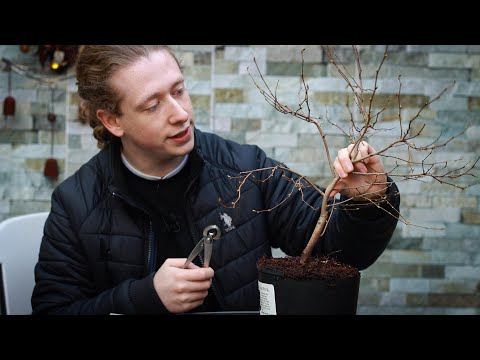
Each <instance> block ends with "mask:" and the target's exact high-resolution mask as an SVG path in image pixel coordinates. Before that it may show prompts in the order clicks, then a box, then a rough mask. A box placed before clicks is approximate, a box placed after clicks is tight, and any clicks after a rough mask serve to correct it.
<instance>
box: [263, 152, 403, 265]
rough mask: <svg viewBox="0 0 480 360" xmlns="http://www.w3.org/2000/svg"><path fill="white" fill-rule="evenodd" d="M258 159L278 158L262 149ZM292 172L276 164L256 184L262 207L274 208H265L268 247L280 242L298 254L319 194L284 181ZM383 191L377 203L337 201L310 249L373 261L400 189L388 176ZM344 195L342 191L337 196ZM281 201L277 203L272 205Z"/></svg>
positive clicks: (389, 229) (386, 236) (391, 223)
mask: <svg viewBox="0 0 480 360" xmlns="http://www.w3.org/2000/svg"><path fill="white" fill-rule="evenodd" d="M257 159H258V166H259V168H263V167H270V166H275V165H276V164H278V163H277V162H275V160H272V159H270V158H268V157H266V156H265V154H264V153H263V151H261V150H258V155H257ZM264 173H266V174H264V175H262V176H264V177H266V176H269V175H271V172H264ZM291 178H294V179H298V177H295V176H294V175H293V174H292V173H290V172H283V173H282V172H281V171H279V170H278V171H276V173H275V175H274V176H273V178H272V179H269V181H265V182H263V183H261V184H262V186H264V187H265V188H264V191H263V193H264V194H265V195H264V196H265V199H264V201H265V206H266V209H271V208H274V210H272V211H269V212H268V213H267V214H268V215H267V216H268V221H269V223H270V224H271V226H270V229H271V245H272V247H274V248H280V249H281V250H282V251H283V252H285V253H286V254H287V255H291V256H299V255H300V254H301V252H302V251H303V249H304V247H305V246H306V244H307V242H308V240H309V239H310V236H311V234H312V232H313V229H314V227H315V225H316V222H317V220H318V216H319V214H320V210H319V208H320V206H321V203H322V200H323V197H322V196H321V194H319V193H318V192H317V191H315V190H314V189H312V188H311V187H309V188H303V189H302V191H299V189H298V187H294V186H293V183H292V181H289V179H291ZM389 181H391V179H389ZM305 184H306V183H305ZM322 190H324V189H323V188H322ZM387 194H388V197H387V201H386V202H384V203H382V204H381V205H379V206H378V207H377V206H375V205H364V204H363V205H362V206H358V208H355V210H351V207H349V208H347V207H346V206H343V205H340V206H338V207H336V209H335V211H333V214H332V216H331V218H330V222H329V224H328V226H327V230H326V232H325V234H324V235H323V236H322V237H321V238H320V239H319V240H318V242H317V245H316V247H315V250H314V254H315V255H332V256H334V257H335V258H337V259H338V260H339V261H342V262H344V263H347V264H350V265H352V266H355V267H357V268H359V269H360V270H362V269H365V268H367V267H368V266H370V265H371V264H373V263H374V262H375V260H376V259H377V258H378V257H379V256H380V255H381V254H382V252H383V251H384V250H385V248H386V246H387V245H388V243H389V241H390V238H391V236H392V234H393V231H394V230H395V228H396V225H397V222H398V214H399V208H400V195H399V193H398V189H397V187H396V185H395V184H394V183H393V182H392V184H391V186H390V187H389V189H388V192H387ZM286 196H287V198H286ZM285 199H286V200H285ZM284 200H285V201H284ZM344 200H346V199H345V198H343V197H342V198H341V201H344ZM282 201H284V202H282ZM280 202H282V204H281V205H280V206H276V205H277V204H279V203H280ZM329 203H331V201H329ZM349 209H350V210H349ZM395 214H397V216H395Z"/></svg>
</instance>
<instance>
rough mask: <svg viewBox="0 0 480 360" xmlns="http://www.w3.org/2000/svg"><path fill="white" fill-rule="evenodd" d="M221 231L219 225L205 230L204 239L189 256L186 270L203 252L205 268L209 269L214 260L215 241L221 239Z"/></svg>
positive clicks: (185, 265) (185, 266) (184, 266)
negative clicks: (211, 260) (211, 261)
mask: <svg viewBox="0 0 480 360" xmlns="http://www.w3.org/2000/svg"><path fill="white" fill-rule="evenodd" d="M220 235H221V231H220V228H219V227H218V226H217V225H209V226H207V227H206V228H205V229H204V230H203V238H202V239H201V240H200V241H199V242H198V244H197V245H196V246H195V247H194V248H193V250H192V252H191V253H190V255H188V258H187V260H186V261H185V264H183V268H184V269H186V268H187V266H188V264H190V263H191V262H192V261H193V259H195V258H196V257H197V255H199V254H201V253H202V251H203V267H208V266H209V265H210V259H211V258H212V248H213V240H218V238H220Z"/></svg>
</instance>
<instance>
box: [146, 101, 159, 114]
mask: <svg viewBox="0 0 480 360" xmlns="http://www.w3.org/2000/svg"><path fill="white" fill-rule="evenodd" d="M158 105H159V103H156V104H155V105H153V106H151V107H149V108H148V109H147V111H148V112H154V111H156V110H157V109H158Z"/></svg>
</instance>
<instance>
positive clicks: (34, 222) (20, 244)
mask: <svg viewBox="0 0 480 360" xmlns="http://www.w3.org/2000/svg"><path fill="white" fill-rule="evenodd" d="M48 214H49V213H48V212H41V213H33V214H27V215H21V216H15V217H12V218H9V219H6V220H4V221H3V222H1V223H0V266H1V273H2V278H1V279H0V281H1V282H2V284H0V286H2V285H3V293H4V299H3V301H4V309H5V311H6V313H7V315H28V314H31V313H32V305H31V297H32V292H33V288H34V286H35V276H34V267H35V264H36V263H37V261H38V252H39V249H40V243H41V240H42V237H43V227H44V225H45V220H46V219H47V216H48ZM1 301H2V300H1V299H0V302H1Z"/></svg>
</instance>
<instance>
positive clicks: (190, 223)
mask: <svg viewBox="0 0 480 360" xmlns="http://www.w3.org/2000/svg"><path fill="white" fill-rule="evenodd" d="M197 179H198V175H197V176H195V177H194V178H193V180H192V181H191V182H190V184H189V185H188V187H187V190H185V199H186V201H187V205H188V206H185V214H186V215H187V227H188V230H189V232H190V235H191V236H192V239H193V245H194V246H196V245H197V244H198V241H200V239H199V240H198V241H197V240H195V239H197V238H198V236H196V234H195V233H194V231H193V222H194V221H193V215H192V213H191V210H190V208H191V206H190V200H189V199H188V193H189V192H190V189H191V187H192V186H193V184H194V183H195V181H196V180H197ZM199 258H200V263H201V264H202V266H203V265H204V262H203V257H202V256H201V255H199ZM215 283H216V281H215V276H214V277H213V278H212V286H211V287H212V292H213V295H214V296H215V298H217V300H218V296H217V290H216V289H215ZM218 302H219V303H221V302H220V301H218Z"/></svg>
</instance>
